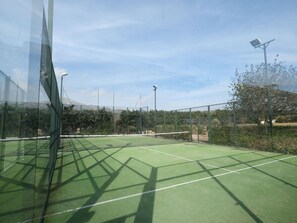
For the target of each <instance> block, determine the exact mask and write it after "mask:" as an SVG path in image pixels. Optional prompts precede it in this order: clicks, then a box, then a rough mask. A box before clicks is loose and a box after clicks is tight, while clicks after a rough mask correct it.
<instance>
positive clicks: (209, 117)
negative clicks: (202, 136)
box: [207, 105, 211, 143]
mask: <svg viewBox="0 0 297 223" xmlns="http://www.w3.org/2000/svg"><path fill="white" fill-rule="evenodd" d="M207 108H208V112H207V114H208V143H211V115H210V105H208V106H207Z"/></svg>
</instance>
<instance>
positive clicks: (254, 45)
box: [250, 39, 261, 48]
mask: <svg viewBox="0 0 297 223" xmlns="http://www.w3.org/2000/svg"><path fill="white" fill-rule="evenodd" d="M250 43H251V45H252V46H253V47H255V48H256V47H257V46H259V45H261V41H260V40H259V39H254V40H252V41H251V42H250Z"/></svg>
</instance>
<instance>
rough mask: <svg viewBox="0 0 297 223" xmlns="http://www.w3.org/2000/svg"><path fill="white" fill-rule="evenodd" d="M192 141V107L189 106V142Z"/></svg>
mask: <svg viewBox="0 0 297 223" xmlns="http://www.w3.org/2000/svg"><path fill="white" fill-rule="evenodd" d="M192 141H193V135H192V109H191V108H190V142H192Z"/></svg>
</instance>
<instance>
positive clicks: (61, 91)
mask: <svg viewBox="0 0 297 223" xmlns="http://www.w3.org/2000/svg"><path fill="white" fill-rule="evenodd" d="M66 75H68V73H66V72H64V73H63V74H62V76H61V90H60V99H61V121H60V137H61V135H62V128H63V110H64V105H63V78H64V76H66ZM62 146H63V142H62Z"/></svg>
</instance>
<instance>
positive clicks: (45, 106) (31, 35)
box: [0, 0, 61, 222]
mask: <svg viewBox="0 0 297 223" xmlns="http://www.w3.org/2000/svg"><path fill="white" fill-rule="evenodd" d="M48 3H49V2H48V1H43V0H32V1H27V0H26V1H24V0H13V1H11V0H3V1H1V7H0V14H1V23H0V30H1V36H0V148H1V150H0V151H1V153H0V174H1V175H0V222H23V221H26V220H28V222H40V221H42V218H41V217H42V216H43V214H44V212H45V207H46V204H47V200H48V195H49V186H50V182H51V178H52V173H53V170H54V164H55V159H56V151H57V148H58V146H59V131H60V123H59V120H60V109H61V108H60V101H59V97H58V95H59V93H58V88H57V83H56V77H55V73H54V70H53V66H52V58H51V46H50V43H49V38H48V23H47V21H48V14H49V13H48ZM50 17H51V16H50ZM51 19H52V18H49V20H51Z"/></svg>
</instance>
